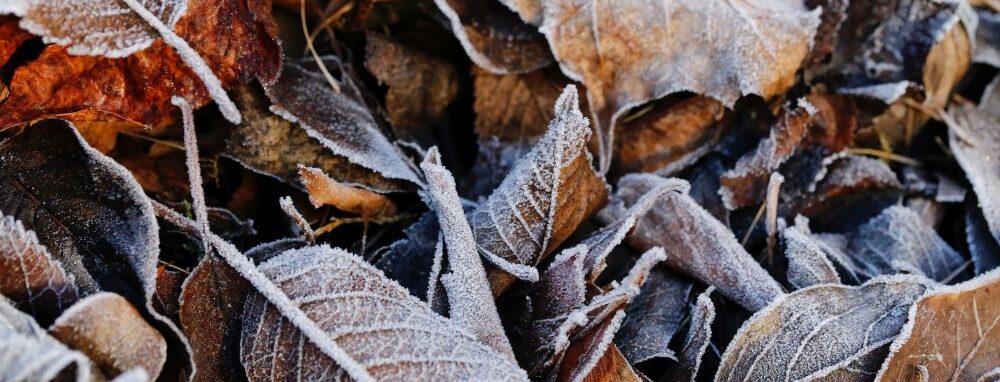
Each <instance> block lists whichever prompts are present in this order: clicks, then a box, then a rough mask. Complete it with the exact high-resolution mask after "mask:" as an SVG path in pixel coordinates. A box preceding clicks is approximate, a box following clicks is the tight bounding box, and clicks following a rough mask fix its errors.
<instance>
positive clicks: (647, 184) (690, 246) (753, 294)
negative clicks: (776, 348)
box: [598, 174, 782, 311]
mask: <svg viewBox="0 0 1000 382" xmlns="http://www.w3.org/2000/svg"><path fill="white" fill-rule="evenodd" d="M670 181H671V180H669V179H667V178H662V177H659V176H656V175H652V174H629V175H626V176H624V177H622V178H621V179H620V180H619V181H618V191H617V192H616V193H615V199H614V201H613V202H612V203H611V204H609V205H608V207H606V208H605V209H604V210H602V211H601V213H600V214H598V218H599V219H601V220H603V221H608V220H611V219H614V218H616V217H618V216H621V214H622V213H624V211H625V208H626V207H627V206H630V205H632V204H634V203H635V201H637V200H638V199H639V197H640V196H641V195H643V194H645V193H646V192H648V191H649V190H651V189H653V188H655V187H657V186H658V185H661V184H663V183H665V182H670ZM626 241H627V242H628V243H629V245H631V246H632V247H633V248H636V249H639V250H643V249H646V248H652V247H654V246H662V247H663V248H668V249H669V251H670V252H669V256H668V257H667V260H666V263H667V266H669V267H671V268H673V269H675V270H678V271H680V272H681V273H684V274H686V275H688V276H691V277H693V278H695V279H697V280H700V281H702V282H704V283H706V284H709V285H714V286H716V287H717V288H719V291H720V292H721V293H722V294H723V295H725V296H726V297H728V298H729V299H731V300H733V301H734V302H736V303H738V304H740V305H741V306H743V307H744V308H746V309H748V310H751V311H755V310H758V309H760V308H763V307H764V306H766V305H767V304H768V303H769V302H770V301H771V300H773V299H774V298H776V297H777V296H778V295H780V294H781V293H782V290H781V286H780V285H778V282H777V281H775V280H774V279H773V278H772V277H771V275H769V274H768V273H767V271H765V270H764V269H763V268H761V266H760V265H759V264H757V262H756V261H755V260H754V259H753V257H751V256H750V254H748V253H747V252H746V250H744V249H743V247H742V246H741V245H740V243H739V242H737V241H736V237H735V236H734V235H733V233H732V231H730V230H729V228H727V227H726V226H724V225H722V223H720V222H719V221H718V220H716V219H715V218H714V217H712V215H710V214H709V213H708V212H707V211H705V209H703V208H701V207H700V206H698V204H697V203H695V202H694V200H692V199H691V197H690V196H688V195H687V194H686V193H675V192H670V193H666V194H664V195H663V196H661V197H660V198H659V200H658V201H657V204H656V205H655V208H653V209H652V210H651V211H649V212H648V213H646V214H645V215H644V216H643V217H642V218H641V219H640V220H639V226H638V228H637V229H636V231H635V233H633V234H632V235H630V236H629V237H628V238H627V239H626Z"/></svg>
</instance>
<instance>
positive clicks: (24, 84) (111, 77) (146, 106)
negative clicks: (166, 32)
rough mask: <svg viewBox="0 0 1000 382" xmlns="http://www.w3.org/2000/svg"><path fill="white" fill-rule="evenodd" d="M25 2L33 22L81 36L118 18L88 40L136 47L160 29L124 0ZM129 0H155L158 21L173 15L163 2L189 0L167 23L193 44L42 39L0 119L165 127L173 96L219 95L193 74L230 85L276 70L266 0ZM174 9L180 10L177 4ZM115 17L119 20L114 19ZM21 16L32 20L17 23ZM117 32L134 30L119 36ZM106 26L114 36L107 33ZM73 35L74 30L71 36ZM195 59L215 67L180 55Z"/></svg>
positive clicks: (2, 124)
mask: <svg viewBox="0 0 1000 382" xmlns="http://www.w3.org/2000/svg"><path fill="white" fill-rule="evenodd" d="M129 1H132V0H129ZM31 3H32V4H33V5H32V7H31V9H33V10H34V11H29V12H28V16H26V18H25V19H22V20H28V19H32V18H34V17H37V18H38V20H39V21H38V22H37V24H38V25H39V26H44V27H46V28H50V29H51V30H52V31H54V32H58V33H69V34H70V35H75V36H77V37H80V36H82V34H80V35H77V33H78V32H79V33H84V32H95V30H94V29H92V28H103V27H105V26H108V27H111V26H113V27H114V28H110V29H107V30H104V29H99V30H97V32H99V33H97V34H96V35H94V36H93V38H91V39H85V40H86V41H88V42H89V41H93V42H100V41H114V42H122V43H123V45H121V47H125V46H128V47H135V48H138V47H141V46H143V44H146V41H150V39H151V38H155V37H156V35H158V34H160V32H159V31H157V32H153V35H149V33H150V32H151V31H152V30H151V29H150V27H148V26H147V25H148V24H145V23H141V22H140V23H134V22H133V21H137V20H138V18H137V17H136V16H134V14H132V12H131V10H130V7H128V6H126V3H125V2H124V1H121V0H115V1H105V0H99V1H87V2H85V3H80V2H78V1H66V0H40V1H34V0H32V1H31ZM133 3H134V4H141V5H144V6H148V7H150V8H156V9H159V11H155V12H154V13H156V14H155V15H152V17H153V19H158V18H157V17H158V16H163V19H162V20H161V24H162V21H164V20H167V19H168V17H172V16H170V14H171V13H173V11H171V12H166V13H163V11H168V9H165V8H162V7H161V6H160V5H165V4H166V5H172V6H173V5H179V4H183V3H186V4H187V12H182V13H183V14H184V16H183V17H180V19H178V20H176V25H175V26H174V28H173V31H174V32H176V35H177V36H180V37H179V38H178V39H176V40H179V41H181V42H183V41H184V40H186V41H189V42H191V45H193V46H195V47H196V49H194V50H196V51H197V53H195V52H194V50H191V49H190V48H188V49H186V50H187V51H188V53H185V54H179V52H178V51H176V50H175V49H174V48H173V47H171V45H174V46H176V44H167V43H166V42H165V41H164V40H162V39H157V40H156V41H155V42H153V43H152V45H148V44H147V45H148V48H147V49H145V50H142V51H139V52H135V53H132V54H131V55H129V56H128V57H122V58H110V57H96V56H77V55H73V54H72V52H69V51H67V48H66V47H63V46H61V45H49V46H46V47H45V49H44V50H43V51H42V53H41V55H40V56H38V58H37V59H34V60H32V61H30V62H28V63H26V64H24V65H21V66H19V67H16V68H12V69H15V71H14V76H13V78H12V79H11V82H10V98H8V99H7V101H6V102H4V103H2V104H0V128H8V127H10V126H12V125H16V124H21V123H26V122H30V121H34V120H38V119H40V118H45V117H49V116H61V117H62V116H65V117H67V118H69V119H70V120H73V121H78V122H79V121H108V120H113V121H119V120H126V121H130V122H133V123H137V124H140V125H144V126H152V127H166V126H167V125H169V124H170V123H171V122H173V121H174V117H175V116H176V115H175V113H176V110H177V109H176V108H174V107H173V106H172V105H171V103H170V99H171V97H173V96H175V95H177V96H183V97H184V98H185V99H187V100H188V102H190V103H191V104H192V106H193V107H195V108H197V107H201V106H203V105H205V104H206V103H208V102H209V101H210V100H211V99H212V98H219V97H215V96H213V97H210V95H209V93H208V92H207V91H206V88H205V86H204V84H203V81H202V80H201V79H199V76H204V75H206V74H212V73H214V75H215V76H216V77H217V78H218V81H219V82H220V83H221V86H226V87H229V86H231V85H233V84H235V83H242V82H247V81H248V80H252V79H254V78H257V79H260V80H261V81H262V82H264V83H270V82H272V81H274V78H275V77H277V75H278V71H279V69H280V68H281V60H282V56H281V48H280V46H279V43H278V41H277V38H276V35H277V27H276V25H275V23H274V19H273V17H272V16H271V4H270V2H269V1H266V0H237V1H222V2H220V1H214V0H186V1H178V0H135V1H133ZM104 9H107V10H115V12H110V13H107V14H98V15H96V16H97V17H95V14H94V13H93V12H94V11H97V10H104ZM172 9H175V10H179V8H178V7H176V6H174V7H173V8H172ZM117 11H124V12H117ZM178 14H179V13H178ZM69 21H72V22H69ZM119 21H120V22H121V24H111V23H117V22H119ZM25 22H28V21H22V24H23V23H25ZM104 32H107V33H104ZM118 32H124V33H127V34H134V35H135V36H137V37H135V38H126V39H121V38H118V37H121V34H120V33H118ZM108 36H115V37H113V38H111V39H107V38H105V37H108ZM139 36H143V37H139ZM150 36H152V37H150ZM63 37H69V36H63ZM175 37H176V36H175ZM176 40H175V42H176ZM76 41H77V40H75V39H74V40H73V42H74V44H75V42H76ZM140 43H142V44H140ZM83 46H86V44H84V45H83ZM92 47H93V48H99V46H96V45H95V46H92ZM106 48H107V49H106V51H108V52H111V51H114V50H118V52H120V53H123V54H124V53H125V52H126V51H125V50H120V49H119V47H116V46H107V47H106ZM94 52H95V53H96V50H95V51H94ZM119 56H120V55H119ZM188 56H190V57H188ZM195 56H200V58H198V57H195ZM191 59H198V60H201V59H204V61H205V62H204V63H203V64H207V67H206V69H207V68H210V69H211V70H208V71H205V72H204V73H200V74H196V73H195V72H194V71H192V69H191V68H190V67H189V66H188V65H185V64H184V63H185V62H192V61H191ZM138 84H142V86H137V85H138ZM219 91H221V88H219ZM219 95H221V96H225V93H224V92H221V94H219ZM234 111H235V109H234ZM237 114H238V113H237Z"/></svg>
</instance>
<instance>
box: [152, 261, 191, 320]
mask: <svg viewBox="0 0 1000 382" xmlns="http://www.w3.org/2000/svg"><path fill="white" fill-rule="evenodd" d="M186 277H187V275H186V274H185V273H183V272H180V271H178V270H173V269H167V267H165V266H162V265H161V266H158V267H156V293H155V294H154V295H153V308H155V309H156V311H157V312H159V313H160V314H162V315H164V316H167V317H177V311H178V309H179V308H180V306H179V305H178V304H179V301H180V297H181V287H182V285H183V284H184V280H185V278H186Z"/></svg>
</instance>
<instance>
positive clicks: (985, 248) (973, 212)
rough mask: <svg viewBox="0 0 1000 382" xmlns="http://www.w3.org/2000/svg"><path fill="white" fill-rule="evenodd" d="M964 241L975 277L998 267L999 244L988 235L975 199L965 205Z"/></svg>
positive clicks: (987, 229)
mask: <svg viewBox="0 0 1000 382" xmlns="http://www.w3.org/2000/svg"><path fill="white" fill-rule="evenodd" d="M965 240H966V243H967V244H968V245H969V254H970V255H972V265H973V268H974V270H975V272H976V274H977V275H979V274H983V273H986V272H988V271H990V270H992V269H993V268H996V267H1000V242H997V240H996V239H994V238H993V235H992V234H990V227H989V225H988V224H986V218H984V217H983V212H982V210H980V209H979V204H978V203H977V202H976V198H975V197H972V198H970V199H969V201H968V202H967V203H966V204H965Z"/></svg>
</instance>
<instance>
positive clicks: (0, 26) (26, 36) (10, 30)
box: [0, 5, 34, 101]
mask: <svg viewBox="0 0 1000 382" xmlns="http://www.w3.org/2000/svg"><path fill="white" fill-rule="evenodd" d="M4 13H13V11H12V10H6V11H5V10H4V9H3V5H0V14H4ZM17 22H18V19H17V17H14V16H0V36H3V37H4V38H3V39H0V63H3V62H7V60H9V59H10V56H11V55H13V54H14V51H16V50H17V48H18V47H20V46H21V44H23V43H24V42H25V41H28V40H30V39H32V38H33V37H34V36H33V35H32V34H31V33H29V32H28V31H26V30H24V29H21V28H18V26H17ZM0 101H3V97H0Z"/></svg>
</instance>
